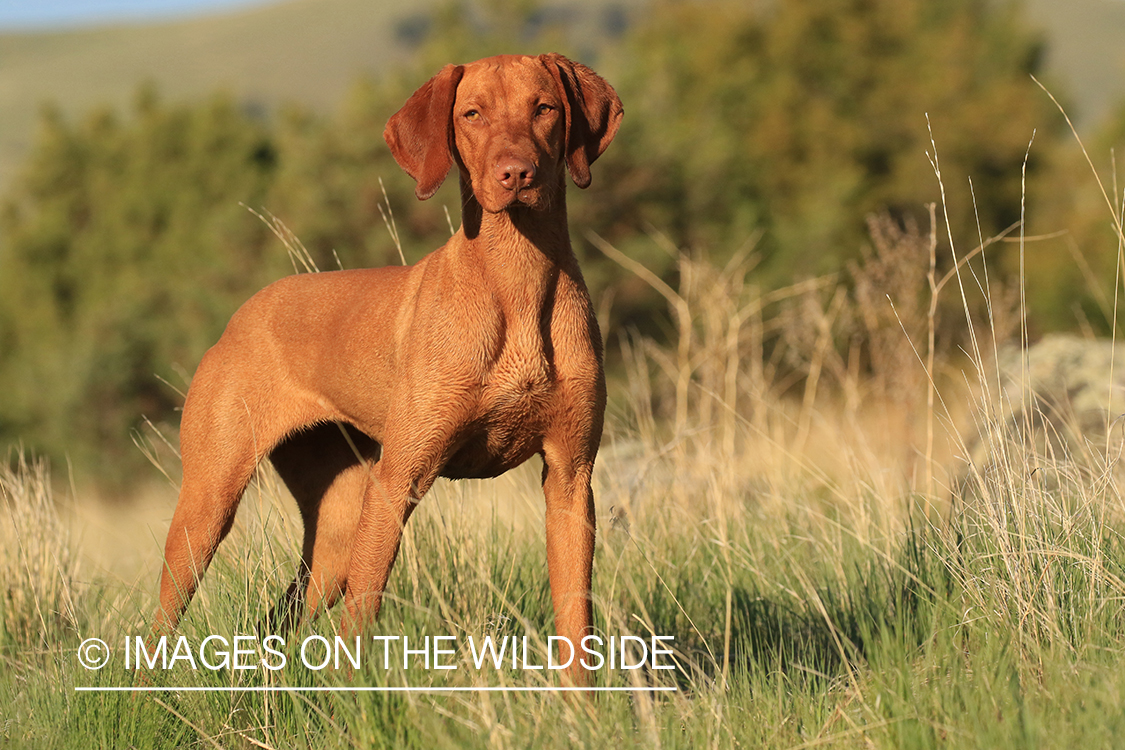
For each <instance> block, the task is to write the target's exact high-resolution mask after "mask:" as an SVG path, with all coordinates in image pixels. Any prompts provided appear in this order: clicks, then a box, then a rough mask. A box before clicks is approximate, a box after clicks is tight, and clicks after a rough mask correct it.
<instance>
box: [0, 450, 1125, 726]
mask: <svg viewBox="0 0 1125 750" xmlns="http://www.w3.org/2000/svg"><path fill="white" fill-rule="evenodd" d="M703 447H704V446H703V445H701V444H698V443H697V444H692V443H691V442H690V441H689V444H688V446H687V450H688V453H692V452H695V451H697V450H700V449H702V448H703ZM614 455H615V454H614V451H613V450H612V449H610V450H608V451H607V458H606V460H605V461H604V464H605V465H604V466H603V467H602V472H601V474H600V481H599V490H600V498H601V500H600V514H599V515H600V520H601V531H600V536H599V539H600V543H599V549H598V553H597V564H596V579H595V583H594V591H595V594H596V625H597V627H598V629H599V630H600V631H601V632H604V633H615V634H621V633H636V634H640V635H646V634H648V633H650V632H651V633H656V634H661V635H672V636H674V637H675V639H676V640H675V648H676V660H677V662H678V664H679V669H678V670H676V671H675V672H674V673H671V675H669V674H662V675H659V676H657V675H655V673H652V672H645V673H643V674H637V675H636V678H637V679H639V680H641V682H642V684H661V685H675V686H676V687H677V688H678V692H675V693H670V694H653V695H648V694H643V693H642V694H629V695H626V694H602V695H598V696H597V697H595V698H593V699H591V700H589V701H581V700H580V701H572V700H567V699H564V698H560V697H559V696H558V695H554V694H496V693H492V694H484V693H478V694H454V695H432V694H421V695H419V694H411V695H402V694H391V695H388V694H372V693H347V692H344V693H301V694H288V693H272V694H259V693H250V694H246V693H242V694H227V693H174V692H155V693H145V694H138V695H129V694H119V693H96V694H91V693H76V692H74V690H73V688H74V687H75V686H79V685H81V686H109V685H132V684H134V680H135V675H133V674H129V673H126V672H125V671H124V670H123V669H122V668H121V662H120V654H119V653H118V654H117V656H116V658H115V660H114V661H113V662H111V666H110V667H107V668H106V669H104V670H102V671H99V672H87V671H85V670H83V669H81V668H80V667H79V666H78V664H77V662H76V653H75V649H76V647H77V645H78V642H79V641H80V640H82V639H83V638H86V637H90V636H94V635H96V636H98V637H101V638H103V639H104V640H106V641H108V642H109V643H110V644H114V645H116V644H119V643H121V640H122V638H123V637H124V636H125V635H127V634H139V635H143V634H145V632H146V630H145V623H146V616H147V614H148V613H149V612H151V610H152V608H153V601H152V589H151V587H150V586H149V585H147V584H146V585H143V586H141V587H139V588H136V589H131V588H130V587H128V586H124V585H123V584H122V582H121V581H116V580H113V579H111V578H103V579H100V580H87V579H86V578H85V577H84V576H83V574H82V572H81V570H79V568H78V566H77V564H76V563H74V562H72V561H73V560H75V559H77V550H75V549H74V546H73V544H72V543H71V542H69V541H68V539H67V536H66V534H65V533H63V532H62V529H63V528H64V524H62V522H61V521H59V520H58V517H57V515H55V511H54V506H53V505H52V504H51V502H50V499H51V498H50V493H49V483H48V482H47V480H46V477H45V476H44V475H43V474H42V472H38V471H37V470H36V469H35V468H34V467H27V466H17V467H16V468H15V469H14V470H9V471H6V472H5V474H4V476H3V487H4V493H5V499H6V502H7V505H8V509H9V521H10V523H9V524H8V526H7V527H6V528H7V532H8V533H9V538H8V539H6V540H5V545H4V554H3V557H2V559H3V562H4V565H5V569H4V571H3V572H4V575H5V579H4V580H5V581H7V589H6V595H5V597H4V599H3V601H2V604H0V613H2V615H3V623H4V629H3V630H2V631H0V632H2V634H3V640H2V641H0V648H2V650H3V651H2V652H3V659H4V661H3V663H4V669H3V672H2V673H0V704H3V705H5V706H6V707H7V709H6V711H5V718H4V720H3V724H2V725H0V737H3V738H4V740H5V741H7V742H9V743H11V744H12V745H13V746H27V747H77V746H84V747H89V746H96V747H137V748H144V747H159V748H165V747H194V746H200V747H207V746H212V747H214V746H216V745H218V746H221V747H276V748H282V747H316V748H319V747H424V748H434V747H492V746H500V747H617V748H623V747H637V748H642V747H643V748H648V747H656V746H662V747H813V746H821V745H828V746H837V747H840V746H842V747H853V746H854V747H871V746H875V747H1031V746H1035V747H1076V746H1090V747H1104V746H1109V745H1111V744H1113V742H1114V738H1115V737H1119V736H1120V734H1121V732H1122V731H1125V708H1123V705H1125V704H1123V703H1122V701H1121V700H1120V698H1121V694H1122V689H1123V688H1125V617H1123V615H1125V612H1123V602H1125V597H1123V594H1125V583H1123V582H1125V546H1123V544H1122V537H1121V531H1122V528H1123V524H1122V522H1121V514H1120V511H1121V507H1120V499H1119V498H1118V497H1117V495H1116V494H1115V491H1113V490H1111V489H1110V486H1107V485H1106V484H1105V483H1104V482H1098V481H1096V479H1097V478H1096V477H1092V476H1091V475H1088V474H1083V473H1077V472H1076V473H1075V474H1074V475H1073V477H1072V480H1073V481H1069V482H1067V483H1065V484H1063V483H1052V485H1051V486H1047V485H1046V484H1045V483H1044V482H1041V481H1036V480H1035V477H1034V476H1032V477H1031V478H1026V475H1025V474H1024V472H1023V471H1022V470H1021V467H1018V466H1012V467H1011V471H1008V472H1005V473H1004V474H1002V475H1001V479H1000V480H999V481H997V480H995V479H992V480H990V481H989V482H988V483H984V482H981V483H979V484H978V486H977V487H976V489H975V491H974V492H971V493H968V494H967V495H966V496H965V497H964V498H961V499H960V500H959V501H958V502H957V503H956V504H954V505H953V506H951V507H949V508H947V509H946V513H947V515H945V516H942V515H940V514H936V513H931V514H930V515H927V514H925V513H924V512H922V510H921V508H920V507H919V506H920V500H919V496H918V495H917V494H914V493H911V492H909V491H907V492H904V493H902V494H885V493H877V492H873V491H871V489H870V487H865V486H864V484H865V483H864V482H863V481H862V479H863V477H861V476H851V477H845V478H844V480H843V481H841V480H839V479H828V478H826V477H825V476H823V475H820V476H819V478H816V479H811V478H810V477H809V476H807V475H806V476H804V477H798V478H796V479H794V478H792V477H791V478H789V479H788V480H782V479H780V478H779V477H778V476H777V475H773V476H770V474H771V473H772V472H774V471H775V470H777V469H778V468H779V467H778V466H772V467H771V466H766V468H765V469H764V474H765V476H763V477H762V482H761V483H760V484H758V485H757V486H756V487H755V488H753V489H748V488H747V487H746V485H745V484H744V483H741V482H740V481H737V480H736V479H735V477H737V476H738V472H735V471H730V470H729V468H730V465H731V464H730V463H728V462H725V461H719V460H715V459H716V458H717V457H715V456H713V455H712V456H710V457H708V456H707V455H706V454H704V453H702V452H699V453H695V455H694V457H693V458H692V460H691V464H692V465H693V466H694V467H695V468H694V471H691V470H688V469H687V468H686V466H685V467H681V469H682V472H681V475H691V476H692V477H693V479H692V481H685V482H677V483H675V484H674V485H672V486H668V485H665V486H664V487H663V491H661V485H660V483H657V482H653V483H651V484H647V485H645V484H644V483H641V485H640V486H638V485H634V486H632V487H631V488H629V487H625V486H623V485H621V484H619V483H618V482H617V481H616V479H615V477H620V476H622V475H624V473H625V472H624V471H620V472H615V468H621V467H615V466H614V464H613V461H614ZM658 455H659V454H658V452H656V451H654V452H652V453H647V454H645V459H646V460H650V461H654V462H659V461H666V460H674V459H661V458H659V457H658ZM618 460H619V461H620V462H621V463H622V464H624V463H625V462H626V461H627V459H624V458H622V459H618ZM732 460H733V461H734V462H735V465H736V466H738V467H739V468H743V469H744V468H747V467H748V466H749V465H750V463H749V461H750V460H751V459H749V458H747V457H745V456H739V457H733V458H732ZM793 460H794V463H796V464H797V465H800V464H801V463H802V460H801V459H799V458H797V457H793ZM701 466H702V467H703V469H702V471H701V470H700V467H701ZM759 470H760V471H762V470H761V469H759ZM1084 477H1087V478H1088V479H1084ZM699 480H701V481H699ZM970 484H972V481H970ZM630 492H631V495H630V494H629V493H630ZM537 493H538V488H537V487H536V481H535V473H534V472H533V471H522V472H518V473H516V474H515V475H513V476H510V477H507V478H505V479H502V480H499V481H497V482H493V483H479V482H466V483H460V484H450V485H444V486H441V487H439V488H437V489H436V491H435V493H434V495H433V496H430V497H427V499H426V501H425V503H423V505H422V506H421V508H420V510H419V513H418V514H416V516H415V519H414V520H412V522H411V525H410V528H409V529H408V535H407V539H406V542H405V546H404V549H403V553H402V556H401V557H400V560H399V563H398V566H397V567H396V570H395V573H394V576H393V578H392V583H391V588H390V591H391V594H392V597H391V600H390V601H389V603H388V605H387V606H386V608H385V610H384V614H383V617H382V619H381V621H380V623H379V625H378V631H379V632H380V633H382V634H389V635H390V634H396V635H407V636H419V637H420V636H422V635H431V636H432V635H453V636H457V637H458V639H459V642H461V643H463V642H464V638H465V637H466V636H468V635H474V636H475V637H477V638H480V637H482V636H483V635H486V634H490V633H491V634H505V633H512V634H519V635H522V634H525V633H527V634H530V635H531V636H532V639H533V642H534V641H535V640H536V639H543V638H545V637H546V635H548V634H550V633H551V615H550V598H549V591H548V587H547V582H546V570H545V561H544V549H543V542H542V538H541V533H539V532H538V530H537V529H536V528H535V527H536V526H537V525H538V521H539V520H541V518H539V517H536V510H535V505H536V500H537ZM280 494H281V493H280V492H279V491H278V490H277V489H276V485H275V484H274V482H273V481H272V480H271V479H270V477H269V476H268V475H266V476H265V477H264V479H263V481H262V482H261V483H260V486H259V487H258V489H257V490H256V492H255V493H252V496H250V497H248V498H247V500H246V501H245V505H244V508H243V511H242V515H241V520H240V523H239V524H238V526H237V528H236V532H235V534H234V535H233V537H232V539H231V540H229V541H228V542H227V543H226V544H225V545H224V547H223V548H222V550H221V553H220V557H219V559H218V560H217V562H216V564H215V566H214V567H213V568H212V570H211V571H210V573H209V574H208V577H207V579H206V581H205V584H204V587H203V589H202V590H201V593H200V596H198V597H197V598H196V600H195V602H194V603H193V605H192V608H191V610H190V611H189V612H190V614H189V617H188V618H187V620H186V622H185V623H184V626H183V629H182V632H183V633H184V634H185V635H187V636H188V637H189V638H190V639H192V640H193V641H194V642H198V641H199V640H200V639H202V638H203V637H205V636H206V635H207V634H211V633H218V634H226V635H233V634H238V633H242V634H252V633H255V632H256V630H257V627H258V623H259V622H260V619H261V617H262V616H263V615H264V613H265V611H266V610H267V608H268V605H269V603H271V602H272V601H273V600H274V599H276V597H277V596H278V595H279V593H280V591H281V590H282V588H283V586H284V585H285V583H286V581H287V579H288V576H290V575H291V574H292V569H293V564H294V555H295V544H294V542H293V539H294V538H295V535H294V534H293V530H292V528H291V519H290V517H289V515H288V511H287V506H286V505H285V500H284V499H283V498H282V497H280ZM497 496H499V497H500V499H499V500H497V499H496V497H497ZM626 502H627V503H630V505H629V507H630V511H629V514H628V517H627V519H624V518H623V517H622V516H621V514H620V513H616V514H614V513H611V512H610V511H609V505H610V504H621V503H626ZM504 503H508V504H509V507H504ZM615 510H616V508H615ZM490 514H491V515H490ZM482 516H483V519H482ZM625 520H627V521H628V524H627V527H626V523H625ZM286 529H288V531H286ZM33 530H34V532H33ZM52 561H54V563H52ZM52 573H54V575H52ZM153 579H154V581H153V583H154V582H155V570H154V571H153ZM334 615H335V616H328V617H324V618H321V619H320V620H319V621H317V622H316V623H315V624H314V625H312V626H311V628H306V629H305V630H303V631H301V633H300V635H301V636H302V637H303V636H304V635H307V634H309V633H312V632H320V633H323V634H326V635H328V636H329V637H331V635H332V634H333V633H334V629H335V624H336V622H337V621H338V613H334ZM296 640H297V638H296V637H293V638H291V639H290V641H291V642H293V641H296ZM290 656H291V658H292V660H293V661H291V663H290V665H289V666H287V667H286V668H285V669H284V670H282V671H280V672H278V673H276V674H267V673H266V672H265V670H261V669H259V670H256V671H252V672H245V673H242V674H232V671H231V670H222V671H218V672H211V671H208V670H203V669H200V670H199V671H191V670H188V669H186V668H184V669H177V670H176V671H174V672H171V673H168V674H165V673H162V672H159V671H157V672H155V673H153V678H152V679H153V680H154V684H155V685H156V686H162V685H169V684H175V685H178V686H182V685H192V686H227V685H263V684H287V685H301V686H341V685H402V684H412V685H459V686H471V685H481V684H491V685H498V684H508V685H537V684H550V683H551V681H552V679H553V678H552V677H550V676H548V677H546V678H544V677H543V676H542V673H541V672H540V673H532V672H511V671H508V670H501V671H500V672H495V671H494V670H492V669H491V668H489V669H486V670H483V671H482V672H479V673H478V672H476V670H474V669H472V668H471V664H470V663H469V658H468V655H467V654H463V653H462V654H459V655H458V656H457V657H455V658H456V659H458V663H459V664H460V666H461V669H458V670H456V671H453V672H448V673H439V672H436V671H433V670H425V669H422V668H418V667H417V666H414V667H412V668H410V669H406V670H404V669H401V668H400V667H399V666H395V667H394V668H392V669H391V670H390V671H386V672H385V671H384V670H383V669H382V668H381V664H380V663H379V662H380V659H372V660H370V661H368V660H366V659H365V664H364V666H363V667H362V668H361V669H360V670H358V671H356V672H355V673H354V674H347V673H342V672H333V670H330V669H329V670H325V671H322V672H319V671H311V670H308V669H304V668H301V667H299V666H297V664H296V655H295V654H294V653H293V652H292V651H290ZM632 679H633V678H632V677H631V676H630V675H627V674H624V673H617V674H615V675H612V676H611V675H609V674H608V673H604V672H603V673H599V677H598V681H599V682H600V683H601V684H612V685H629V684H632V682H631V680H632ZM544 680H546V682H544Z"/></svg>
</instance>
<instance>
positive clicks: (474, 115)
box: [465, 109, 480, 122]
mask: <svg viewBox="0 0 1125 750" xmlns="http://www.w3.org/2000/svg"><path fill="white" fill-rule="evenodd" d="M465 119H466V120H468V121H469V122H476V121H477V120H479V119H480V112H477V111H476V110H475V109H470V110H469V111H468V112H466V113H465Z"/></svg>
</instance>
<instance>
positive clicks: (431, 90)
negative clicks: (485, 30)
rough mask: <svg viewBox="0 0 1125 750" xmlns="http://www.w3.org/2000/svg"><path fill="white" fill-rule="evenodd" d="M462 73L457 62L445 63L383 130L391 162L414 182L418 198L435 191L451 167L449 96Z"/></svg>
mask: <svg viewBox="0 0 1125 750" xmlns="http://www.w3.org/2000/svg"><path fill="white" fill-rule="evenodd" d="M464 73H465V68H464V67H463V66H461V65H446V66H445V67H444V68H442V69H441V70H440V71H439V72H438V74H437V75H436V76H434V77H433V78H431V79H430V80H428V81H426V83H424V84H422V88H420V89H418V90H417V91H415V92H414V94H413V95H412V96H411V97H410V98H409V99H407V100H406V104H404V105H402V109H400V110H399V111H398V112H395V113H394V114H393V115H392V116H391V119H390V120H388V121H387V128H386V130H384V131H383V138H384V139H386V141H387V145H388V146H390V147H391V154H393V155H394V157H395V161H397V162H398V165H399V166H400V167H402V169H403V171H405V172H406V173H407V174H408V175H410V176H411V177H413V178H414V181H415V182H417V183H418V184H417V185H416V186H415V188H414V194H415V195H417V196H418V199H419V200H426V199H427V198H429V197H431V196H432V195H433V194H434V193H436V192H437V189H438V188H439V187H441V183H442V182H444V181H445V176H446V175H447V174H449V170H450V169H451V168H452V167H453V98H454V97H455V96H456V94H457V84H459V83H460V82H461V76H462V75H464Z"/></svg>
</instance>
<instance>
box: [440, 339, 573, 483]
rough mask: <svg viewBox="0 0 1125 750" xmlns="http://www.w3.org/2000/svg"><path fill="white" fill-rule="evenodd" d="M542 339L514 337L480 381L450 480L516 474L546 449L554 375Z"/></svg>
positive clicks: (448, 472) (451, 464) (451, 463)
mask: <svg viewBox="0 0 1125 750" xmlns="http://www.w3.org/2000/svg"><path fill="white" fill-rule="evenodd" d="M537 339H538V337H537V336H533V335H529V336H526V337H524V340H521V339H520V338H515V339H513V338H509V340H508V341H507V342H505V346H504V347H503V349H502V350H501V351H500V352H499V355H498V356H497V357H496V358H495V359H494V361H493V362H491V363H490V365H491V366H490V367H489V368H488V371H487V374H486V375H485V377H484V379H483V381H482V382H481V387H480V391H479V402H478V406H477V411H476V418H475V419H473V420H472V421H471V423H470V424H468V425H466V428H467V429H466V432H465V434H464V435H462V440H461V443H462V447H461V448H460V449H459V450H458V451H457V453H456V454H455V455H454V456H453V457H452V458H451V460H450V461H449V463H448V464H447V466H446V471H445V472H443V473H444V474H445V475H446V476H460V477H486V476H496V475H498V474H502V473H504V472H505V471H508V470H509V469H512V468H514V467H516V466H518V465H520V464H521V463H523V462H524V461H526V460H527V459H529V458H531V456H533V455H535V454H536V453H538V452H539V451H540V450H541V449H542V438H543V432H544V430H545V429H546V426H547V420H548V418H549V414H550V412H551V405H552V397H553V394H554V376H553V372H552V366H551V363H550V361H549V360H548V358H547V354H546V351H545V347H544V346H543V343H542V341H541V340H537Z"/></svg>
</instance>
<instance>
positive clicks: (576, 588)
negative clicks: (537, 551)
mask: <svg viewBox="0 0 1125 750" xmlns="http://www.w3.org/2000/svg"><path fill="white" fill-rule="evenodd" d="M576 453H578V454H579V455H575V454H576ZM593 463H594V462H593V452H592V451H585V450H580V451H575V450H573V449H571V448H570V446H567V445H565V444H564V445H552V444H550V443H546V444H545V445H544V450H543V495H544V497H545V498H546V503H547V508H546V522H547V569H548V573H549V574H550V578H551V601H552V603H553V604H554V608H555V630H556V631H557V632H558V634H559V635H560V636H563V637H565V638H567V639H568V640H569V641H570V643H571V645H572V646H573V648H574V659H573V661H571V663H570V666H569V667H568V668H567V670H566V672H565V673H564V678H565V679H566V681H568V682H570V683H572V684H575V685H586V684H588V682H589V680H588V675H587V672H586V670H585V669H583V668H582V667H581V665H580V664H579V655H580V654H581V653H582V652H581V643H582V639H583V638H584V637H586V636H587V635H589V634H590V633H591V621H590V611H591V606H590V579H591V576H592V575H593V565H594V535H595V523H596V522H595V519H594V493H593V491H592V490H591V488H590V477H591V473H592V472H593V468H594V465H593ZM563 648H565V645H564V646H563ZM566 656H567V654H565V653H560V654H559V655H558V658H559V659H566Z"/></svg>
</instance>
